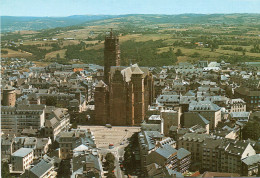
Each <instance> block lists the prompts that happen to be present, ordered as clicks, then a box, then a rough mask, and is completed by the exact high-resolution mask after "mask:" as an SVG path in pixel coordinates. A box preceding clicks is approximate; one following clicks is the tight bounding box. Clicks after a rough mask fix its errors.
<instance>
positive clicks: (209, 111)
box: [189, 101, 221, 130]
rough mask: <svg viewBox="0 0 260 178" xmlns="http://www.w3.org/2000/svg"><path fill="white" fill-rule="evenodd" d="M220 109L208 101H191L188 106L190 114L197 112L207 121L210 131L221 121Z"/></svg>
mask: <svg viewBox="0 0 260 178" xmlns="http://www.w3.org/2000/svg"><path fill="white" fill-rule="evenodd" d="M220 109H221V108H220V107H219V106H218V105H216V104H214V103H212V102H210V101H200V102H196V101H192V102H191V103H190V104H189V111H190V112H197V113H199V114H200V115H201V116H203V117H204V118H205V119H207V120H208V121H209V128H210V130H214V129H215V128H216V127H217V124H218V123H219V122H220V121H221V110H220Z"/></svg>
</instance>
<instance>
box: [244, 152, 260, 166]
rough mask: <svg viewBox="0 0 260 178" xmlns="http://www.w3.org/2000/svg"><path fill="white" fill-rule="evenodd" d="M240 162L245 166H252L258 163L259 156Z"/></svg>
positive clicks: (259, 160)
mask: <svg viewBox="0 0 260 178" xmlns="http://www.w3.org/2000/svg"><path fill="white" fill-rule="evenodd" d="M242 162H243V163H245V164H246V165H252V164H255V163H258V162H259V163H260V154H256V155H252V156H249V157H247V158H245V159H243V160H242Z"/></svg>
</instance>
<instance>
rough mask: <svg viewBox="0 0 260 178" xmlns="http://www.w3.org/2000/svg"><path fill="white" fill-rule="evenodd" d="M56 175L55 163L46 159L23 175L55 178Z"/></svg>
mask: <svg viewBox="0 0 260 178" xmlns="http://www.w3.org/2000/svg"><path fill="white" fill-rule="evenodd" d="M56 176H57V172H56V171H55V167H54V164H52V163H51V162H47V161H45V160H44V159H42V160H41V161H40V162H39V163H37V164H36V165H34V166H33V167H31V168H30V169H29V170H28V171H26V172H25V173H24V174H23V175H22V177H24V178H25V177H26V178H55V177H56Z"/></svg>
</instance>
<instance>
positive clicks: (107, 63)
mask: <svg viewBox="0 0 260 178" xmlns="http://www.w3.org/2000/svg"><path fill="white" fill-rule="evenodd" d="M111 66H120V49H119V38H118V37H117V36H115V35H114V34H113V32H112V29H111V32H110V35H109V36H106V38H105V50H104V77H105V78H104V81H105V83H106V84H108V83H109V74H108V73H109V72H110V67H111Z"/></svg>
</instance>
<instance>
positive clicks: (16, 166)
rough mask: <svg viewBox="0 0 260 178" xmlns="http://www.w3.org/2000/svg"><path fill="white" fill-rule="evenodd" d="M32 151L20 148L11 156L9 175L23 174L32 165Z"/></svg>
mask: <svg viewBox="0 0 260 178" xmlns="http://www.w3.org/2000/svg"><path fill="white" fill-rule="evenodd" d="M33 158H34V157H33V149H32V148H20V149H19V150H17V151H16V152H14V153H13V154H12V156H11V171H10V172H11V173H24V171H25V169H28V168H29V167H30V164H32V163H33Z"/></svg>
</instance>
